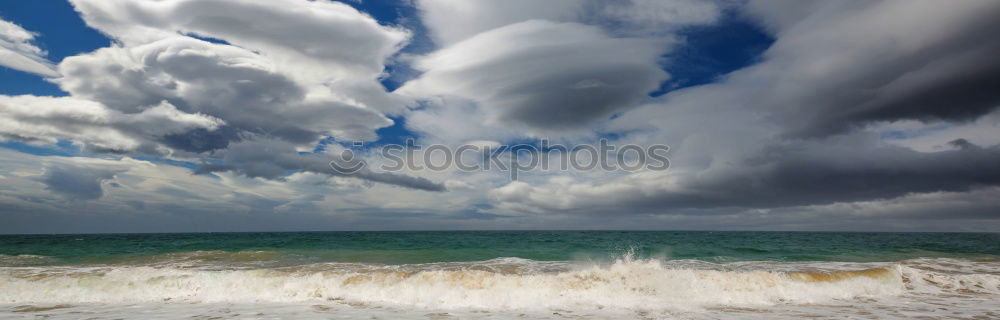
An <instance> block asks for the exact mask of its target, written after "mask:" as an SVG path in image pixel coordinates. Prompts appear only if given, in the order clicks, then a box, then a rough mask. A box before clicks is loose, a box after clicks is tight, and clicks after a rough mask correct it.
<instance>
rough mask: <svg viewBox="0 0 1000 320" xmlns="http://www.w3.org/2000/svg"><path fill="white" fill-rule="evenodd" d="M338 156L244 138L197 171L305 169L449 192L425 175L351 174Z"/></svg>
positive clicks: (266, 174) (274, 174)
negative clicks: (338, 166)
mask: <svg viewBox="0 0 1000 320" xmlns="http://www.w3.org/2000/svg"><path fill="white" fill-rule="evenodd" d="M336 159H338V157H336V156H331V155H330V154H324V153H318V154H317V153H314V154H298V153H297V152H295V149H294V147H293V146H292V145H289V144H287V143H283V142H281V141H276V140H253V141H242V142H239V143H236V144H233V145H232V146H230V147H229V148H228V149H227V150H225V151H224V155H223V157H222V160H223V161H224V163H223V164H203V165H202V166H201V167H199V168H198V170H197V173H202V174H204V173H210V172H220V171H234V172H238V173H240V174H243V175H246V176H248V177H261V178H267V179H282V178H283V177H285V176H287V175H288V173H289V172H290V171H293V170H301V171H304V172H314V173H320V174H327V175H336V176H348V177H356V178H361V179H364V180H367V181H372V182H381V183H386V184H390V185H396V186H401V187H407V188H413V189H419V190H425V191H445V190H446V189H445V187H444V185H443V184H440V183H435V182H432V181H430V180H427V179H425V178H420V177H412V176H407V175H403V174H396V173H391V172H374V171H371V170H370V168H363V169H362V170H360V171H358V172H354V173H350V174H343V173H340V172H337V171H335V170H333V168H331V167H330V162H331V161H332V160H336Z"/></svg>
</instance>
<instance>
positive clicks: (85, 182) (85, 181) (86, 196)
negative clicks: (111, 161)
mask: <svg viewBox="0 0 1000 320" xmlns="http://www.w3.org/2000/svg"><path fill="white" fill-rule="evenodd" d="M123 171H125V170H124V169H121V168H106V167H90V166H85V165H78V164H72V163H50V164H48V165H47V166H46V167H45V173H44V174H42V176H41V177H39V178H38V181H39V182H42V183H44V184H45V186H46V190H49V191H52V192H55V193H57V194H60V195H63V196H65V197H67V198H69V199H73V200H95V199H99V198H101V196H103V195H104V186H103V183H104V182H105V181H108V180H112V179H114V177H115V174H118V173H120V172H123Z"/></svg>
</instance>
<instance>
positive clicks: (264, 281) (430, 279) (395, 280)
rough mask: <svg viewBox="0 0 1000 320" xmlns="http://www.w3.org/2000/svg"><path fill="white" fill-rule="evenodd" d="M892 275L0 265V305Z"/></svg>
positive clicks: (366, 300) (688, 295)
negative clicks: (2, 303)
mask: <svg viewBox="0 0 1000 320" xmlns="http://www.w3.org/2000/svg"><path fill="white" fill-rule="evenodd" d="M904 268H906V267H901V266H890V267H885V268H875V269H867V270H860V271H833V272H825V273H816V272H811V273H806V272H780V271H766V270H743V271H734V270H702V269H692V268H675V267H672V266H670V265H667V264H665V263H664V262H662V261H659V260H632V259H623V260H619V261H616V262H614V263H612V264H610V265H604V266H587V267H581V266H575V267H569V266H567V265H566V264H565V263H563V265H561V266H556V265H554V263H546V262H538V261H531V260H524V259H515V258H504V259H494V260H489V261H483V262H478V263H464V264H463V263H452V264H426V265H404V266H385V265H370V264H340V263H327V264H313V265H305V266H299V267H289V268H274V269H254V270H194V269H182V268H173V267H171V268H158V267H149V266H126V267H99V268H68V267H63V268H60V267H46V268H5V269H0V302H4V303H84V302H101V303H120V302H155V301H166V300H169V301H178V300H180V301H188V302H290V301H314V300H318V301H322V300H333V301H346V302H351V303H357V304H363V305H365V304H393V305H405V306H418V307H431V308H481V309H533V308H583V309H588V308H630V309H633V308H644V309H682V310H683V309H691V308H701V307H705V306H712V305H730V306H757V305H772V304H776V303H789V302H792V303H796V302H801V303H811V302H818V301H824V300H829V299H850V298H857V297H876V296H884V295H895V294H899V293H900V292H902V291H904V290H906V287H905V285H904V272H903V269H904ZM914 270H915V269H914ZM907 272H909V271H907ZM918 272H919V271H918Z"/></svg>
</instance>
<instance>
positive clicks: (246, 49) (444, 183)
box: [0, 0, 1000, 233]
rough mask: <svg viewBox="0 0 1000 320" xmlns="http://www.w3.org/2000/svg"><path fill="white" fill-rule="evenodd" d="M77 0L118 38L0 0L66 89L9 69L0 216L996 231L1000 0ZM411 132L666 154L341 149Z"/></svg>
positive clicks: (24, 52) (435, 138) (215, 225)
mask: <svg viewBox="0 0 1000 320" xmlns="http://www.w3.org/2000/svg"><path fill="white" fill-rule="evenodd" d="M69 2H70V4H71V5H72V8H73V10H75V11H76V12H77V13H78V14H79V16H80V18H81V19H82V21H83V23H85V25H86V26H83V25H80V26H77V27H78V28H92V29H95V30H97V31H99V32H100V33H101V34H103V35H104V36H106V37H107V38H108V39H110V40H111V44H110V45H109V46H106V47H102V48H99V49H97V50H92V51H91V50H84V51H80V52H77V53H75V54H73V55H69V56H66V57H64V58H61V59H60V61H50V60H49V59H50V58H49V56H48V53H47V52H46V50H45V48H47V47H48V46H51V45H52V44H47V43H46V42H45V39H46V37H45V34H41V33H39V32H36V31H32V30H31V28H29V27H28V24H26V23H23V22H21V21H19V17H18V16H9V15H8V14H7V13H6V12H5V10H4V7H3V6H4V5H0V68H6V69H7V70H3V72H18V73H25V74H29V75H31V76H33V77H38V78H40V79H43V80H44V81H45V82H47V83H49V84H51V85H54V86H57V87H58V89H59V90H60V91H62V92H63V93H64V94H63V95H61V96H49V95H45V94H40V93H39V94H29V95H13V94H10V93H9V92H5V91H4V89H3V87H2V86H0V143H2V146H4V148H0V159H2V163H3V165H2V166H0V182H2V183H0V185H2V186H0V220H2V221H3V223H0V233H33V232H145V231H243V230H345V229H346V230H355V229H356V230H373V229H438V230H440V229H552V228H575V229H619V228H625V229H702V230H704V229H725V230H733V229H740V230H881V231H885V230H900V231H905V230H927V231H931V230H932V231H1000V202H998V201H996V200H995V199H998V198H1000V165H998V164H1000V111H998V108H997V107H1000V60H998V59H997V58H996V57H997V56H1000V39H997V38H996V37H993V36H992V34H991V31H992V30H995V29H997V28H1000V2H997V1H990V0H970V1H962V2H949V3H945V2H941V1H931V0H885V1H837V2H829V1H780V0H745V1H744V0H738V1H731V0H719V1H692V0H675V1H647V0H614V1H598V0H553V1H544V2H539V1H528V0H512V1H469V0H461V1H457V0H415V1H413V3H412V4H401V5H402V6H404V7H398V8H393V9H390V10H389V12H390V13H389V14H388V15H389V16H394V17H395V19H393V20H385V19H386V18H385V17H386V15H387V14H386V13H385V12H383V11H378V12H376V11H375V10H385V8H381V9H379V8H375V7H369V6H366V4H363V3H354V2H336V1H329V0H319V1H305V0H272V1H265V2H257V1H239V0H164V1H147V0H70V1H69ZM33 14H39V15H41V14H44V12H37V13H33ZM376 17H380V18H376ZM888 17H891V19H890V18H888ZM380 19H382V20H380ZM67 32H70V31H67ZM734 34H736V35H741V36H737V37H750V36H752V35H756V36H755V37H754V39H764V40H757V42H759V43H752V44H750V43H749V41H741V40H743V39H742V38H732V37H734V36H733V35H734ZM727 37H730V38H727ZM758 47H759V48H758ZM739 54H744V55H746V58H739V57H735V56H736V55H739ZM744 60H745V61H744ZM734 61H740V62H738V63H737V62H734ZM723 65H734V67H731V68H728V67H723ZM695 74H707V75H709V76H703V77H702V78H703V79H702V81H697V82H698V83H695V84H693V85H684V83H686V82H685V81H688V80H689V78H691V77H695ZM390 82H394V83H395V84H394V85H393V84H389V83H390ZM406 138H412V139H415V140H416V141H417V142H418V143H419V144H422V145H431V144H440V145H446V146H458V145H461V144H487V145H498V144H517V143H524V142H525V141H537V140H539V139H548V140H551V141H556V142H559V143H564V144H594V143H596V141H598V140H599V139H611V140H612V141H613V142H614V143H615V144H619V145H624V144H637V145H652V144H664V145H669V146H670V149H671V150H670V154H669V156H670V160H671V161H670V162H671V168H670V169H669V170H667V171H649V170H642V171H637V172H621V171H614V172H605V171H594V170H588V171H580V170H570V171H544V172H541V171H539V172H526V173H523V174H522V175H520V177H519V178H518V179H517V180H516V181H512V180H511V179H510V178H509V176H508V175H506V174H505V173H503V172H496V171H476V172H465V171H461V170H457V169H454V168H453V169H450V170H443V171H428V170H422V171H421V170H408V171H403V172H385V171H380V170H378V169H376V168H373V167H371V166H370V167H368V168H365V169H364V170H361V171H358V172H353V173H339V172H336V171H334V170H331V168H330V167H329V165H328V163H329V162H330V161H331V160H334V159H335V158H336V157H338V156H339V155H340V154H341V152H343V151H344V150H345V149H348V148H351V147H352V145H354V144H356V143H361V142H363V143H364V144H366V145H379V144H384V143H388V142H390V141H400V140H402V139H406ZM355 151H356V152H358V155H359V156H361V157H364V158H365V159H368V160H369V161H371V162H373V163H374V162H377V161H378V159H377V157H376V153H377V152H375V151H374V149H363V150H355Z"/></svg>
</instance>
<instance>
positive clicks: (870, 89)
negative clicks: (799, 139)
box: [749, 1, 1000, 137]
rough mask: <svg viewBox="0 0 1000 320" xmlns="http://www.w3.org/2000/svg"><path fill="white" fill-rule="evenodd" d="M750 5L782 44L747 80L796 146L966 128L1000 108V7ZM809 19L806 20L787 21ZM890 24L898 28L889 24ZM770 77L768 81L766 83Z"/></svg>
mask: <svg viewBox="0 0 1000 320" xmlns="http://www.w3.org/2000/svg"><path fill="white" fill-rule="evenodd" d="M773 4H774V2H773V1H756V2H751V7H750V8H751V9H750V12H752V13H756V14H757V15H758V16H760V18H761V19H762V20H764V23H765V24H766V25H769V26H771V27H772V28H773V29H774V32H775V33H776V35H777V36H778V40H777V41H776V42H775V44H774V45H773V46H772V47H771V48H770V49H769V50H768V51H767V52H766V53H765V55H764V57H765V59H766V60H765V62H764V63H762V64H761V65H759V66H757V67H755V68H754V69H752V70H753V71H751V72H749V73H750V74H753V76H752V77H757V78H758V81H766V82H767V83H770V84H771V88H770V90H768V91H765V92H760V93H757V94H756V96H757V97H758V98H759V100H758V101H757V103H759V104H760V105H761V106H762V107H763V108H765V109H768V110H770V111H771V112H774V113H775V116H774V118H775V119H776V120H778V121H780V122H782V123H783V124H784V125H785V126H787V127H788V128H789V129H788V130H789V133H790V134H791V135H794V136H808V137H818V136H827V135H831V134H838V133H844V132H848V131H850V130H852V129H856V128H861V127H864V126H866V125H868V124H871V123H873V122H877V121H895V120H920V121H940V120H943V121H956V122H961V121H968V120H974V119H976V118H978V117H980V116H982V115H985V114H987V113H989V112H991V111H992V110H994V109H995V108H996V107H997V106H1000V59H997V58H996V57H997V56H1000V38H997V37H996V36H994V34H993V33H995V32H994V31H993V30H998V29H1000V19H997V18H996V17H997V16H1000V2H996V1H968V2H964V3H963V4H962V5H954V4H952V3H944V2H938V1H880V2H867V1H865V2H843V3H823V2H819V3H816V2H813V3H807V4H806V5H801V6H799V7H801V8H807V9H809V10H797V11H796V10H792V11H789V12H783V11H781V10H777V9H776V8H769V9H763V8H768V7H767V6H768V5H773ZM794 15H802V16H799V17H790V16H794ZM888 16H892V17H893V18H892V19H886V18H885V17H888ZM764 77H766V78H767V79H764Z"/></svg>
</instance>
